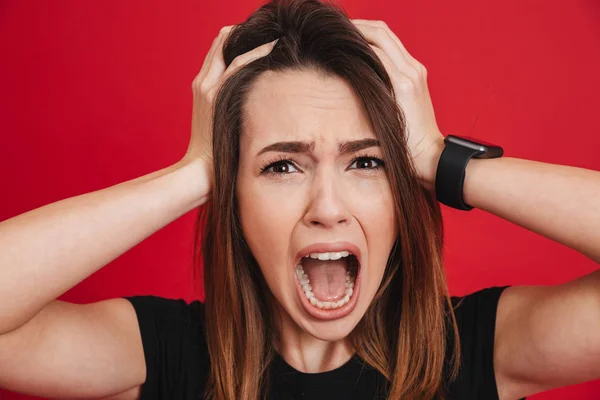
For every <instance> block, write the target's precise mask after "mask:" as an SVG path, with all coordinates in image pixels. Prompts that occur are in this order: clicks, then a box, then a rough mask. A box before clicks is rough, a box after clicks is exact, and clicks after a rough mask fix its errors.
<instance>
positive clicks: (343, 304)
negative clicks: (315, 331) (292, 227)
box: [295, 249, 360, 319]
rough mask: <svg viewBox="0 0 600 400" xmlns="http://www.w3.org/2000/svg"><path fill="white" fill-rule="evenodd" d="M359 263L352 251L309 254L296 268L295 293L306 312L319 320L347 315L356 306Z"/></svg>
mask: <svg viewBox="0 0 600 400" xmlns="http://www.w3.org/2000/svg"><path fill="white" fill-rule="evenodd" d="M359 271H360V263H359V261H358V258H357V256H356V254H355V252H354V251H353V250H351V249H347V250H341V251H334V252H311V253H308V254H306V255H305V256H304V257H302V258H301V259H300V260H299V261H298V262H297V263H296V268H295V273H296V283H297V288H298V294H299V296H300V297H301V299H300V300H301V302H302V304H303V305H304V308H305V309H306V311H307V312H308V313H309V314H311V315H313V316H315V317H316V318H319V319H335V318H341V317H343V316H345V315H347V314H348V313H349V312H350V311H352V309H354V306H355V305H356V299H357V297H358V279H359Z"/></svg>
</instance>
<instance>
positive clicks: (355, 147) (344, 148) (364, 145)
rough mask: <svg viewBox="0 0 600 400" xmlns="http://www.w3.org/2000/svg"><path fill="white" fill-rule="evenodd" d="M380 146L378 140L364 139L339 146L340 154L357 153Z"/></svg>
mask: <svg viewBox="0 0 600 400" xmlns="http://www.w3.org/2000/svg"><path fill="white" fill-rule="evenodd" d="M378 146H380V143H379V140H377V139H362V140H353V141H349V142H342V143H340V145H339V152H340V154H349V153H355V152H357V151H360V150H364V149H368V148H369V147H378Z"/></svg>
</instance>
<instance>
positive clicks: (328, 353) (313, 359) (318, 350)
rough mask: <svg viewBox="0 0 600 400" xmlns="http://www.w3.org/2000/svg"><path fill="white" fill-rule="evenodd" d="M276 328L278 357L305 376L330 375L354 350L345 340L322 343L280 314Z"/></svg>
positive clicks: (322, 341) (346, 360)
mask: <svg viewBox="0 0 600 400" xmlns="http://www.w3.org/2000/svg"><path fill="white" fill-rule="evenodd" d="M280 311H281V313H280V314H281V318H280V326H279V333H280V335H279V337H280V342H279V349H278V350H279V353H280V355H281V357H282V358H283V359H284V360H285V362H286V363H288V364H289V365H290V366H292V367H293V368H294V369H296V370H298V371H301V372H306V373H318V372H326V371H331V370H333V369H336V368H339V367H341V366H342V365H344V364H345V363H346V362H348V360H350V358H352V355H353V354H354V350H353V349H352V347H351V346H350V343H349V341H348V339H347V338H343V339H340V340H336V341H325V340H320V339H317V338H315V337H314V336H312V335H310V334H309V333H307V332H305V331H304V330H302V329H301V328H300V327H299V326H298V325H296V323H295V322H294V321H293V320H292V319H291V318H290V317H289V315H287V313H286V312H285V311H283V310H280Z"/></svg>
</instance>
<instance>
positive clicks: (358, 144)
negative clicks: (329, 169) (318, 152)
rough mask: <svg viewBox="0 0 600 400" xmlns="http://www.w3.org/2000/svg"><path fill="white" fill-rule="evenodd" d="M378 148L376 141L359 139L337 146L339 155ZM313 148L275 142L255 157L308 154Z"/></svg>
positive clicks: (297, 143)
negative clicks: (279, 153)
mask: <svg viewBox="0 0 600 400" xmlns="http://www.w3.org/2000/svg"><path fill="white" fill-rule="evenodd" d="M378 146H380V143H379V140H377V139H361V140H350V141H346V142H341V143H340V144H339V146H338V150H339V152H340V154H348V153H355V152H357V151H360V150H364V149H367V148H369V147H378ZM314 147H315V142H300V141H296V142H277V143H273V144H270V145H268V146H266V147H265V148H263V149H262V150H261V151H259V152H258V154H257V156H259V155H261V154H263V153H267V152H269V151H278V152H281V153H310V152H311V151H313V149H314Z"/></svg>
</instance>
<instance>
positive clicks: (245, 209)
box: [237, 176, 301, 286]
mask: <svg viewBox="0 0 600 400" xmlns="http://www.w3.org/2000/svg"><path fill="white" fill-rule="evenodd" d="M237 199H238V207H239V215H240V223H241V228H242V232H243V235H244V238H245V239H246V242H247V243H248V246H249V247H250V250H251V252H252V254H253V255H254V258H255V259H256V261H257V262H258V264H259V265H260V268H261V270H262V272H263V275H264V276H265V279H266V280H267V282H268V283H269V286H272V285H271V283H272V282H273V281H275V280H277V279H280V278H281V277H282V276H284V275H285V274H286V273H289V272H290V271H292V270H291V269H290V268H286V267H287V263H288V261H287V260H288V259H289V257H290V255H289V254H290V251H289V246H290V239H291V236H292V232H293V230H294V227H295V225H296V223H297V221H298V219H299V218H298V210H299V209H301V207H298V203H299V202H298V199H295V198H294V196H290V193H289V191H286V190H277V188H272V187H270V186H269V185H264V184H261V183H260V179H256V178H253V177H248V179H246V177H243V176H241V177H239V178H238V190H237ZM289 262H291V261H289ZM282 264H283V265H282ZM288 269H289V270H290V271H287V270H288ZM292 272H293V271H292Z"/></svg>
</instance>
